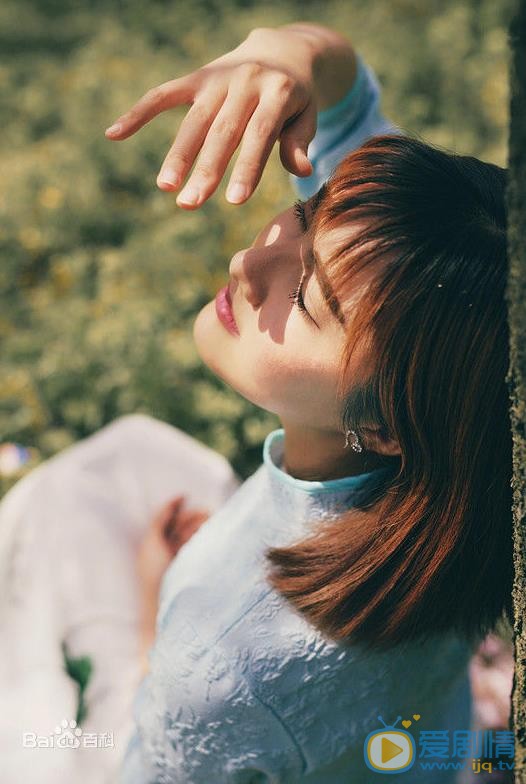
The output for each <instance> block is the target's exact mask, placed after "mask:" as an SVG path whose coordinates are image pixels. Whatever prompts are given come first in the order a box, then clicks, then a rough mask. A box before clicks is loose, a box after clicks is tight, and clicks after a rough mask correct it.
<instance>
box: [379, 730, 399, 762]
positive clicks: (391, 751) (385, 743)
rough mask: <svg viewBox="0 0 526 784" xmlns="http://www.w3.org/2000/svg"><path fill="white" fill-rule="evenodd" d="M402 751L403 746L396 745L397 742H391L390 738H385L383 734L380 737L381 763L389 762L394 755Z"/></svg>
mask: <svg viewBox="0 0 526 784" xmlns="http://www.w3.org/2000/svg"><path fill="white" fill-rule="evenodd" d="M402 752H403V748H402V747H401V746H398V744H396V743H393V741H392V740H389V738H386V737H385V736H384V737H383V738H382V752H381V756H382V763H385V762H389V761H390V760H392V759H393V758H394V757H396V756H398V754H401V753H402Z"/></svg>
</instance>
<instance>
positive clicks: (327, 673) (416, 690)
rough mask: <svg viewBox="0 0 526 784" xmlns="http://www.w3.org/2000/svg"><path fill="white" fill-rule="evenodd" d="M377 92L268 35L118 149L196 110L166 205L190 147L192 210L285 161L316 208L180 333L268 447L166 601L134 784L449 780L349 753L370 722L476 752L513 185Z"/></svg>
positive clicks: (133, 751) (356, 64)
mask: <svg viewBox="0 0 526 784" xmlns="http://www.w3.org/2000/svg"><path fill="white" fill-rule="evenodd" d="M378 92H379V91H378V85H377V83H376V80H375V79H374V76H373V74H372V72H371V70H370V69H368V68H367V67H366V66H365V64H364V63H363V61H362V59H361V57H359V56H356V55H355V53H354V52H353V50H352V47H351V46H350V45H349V44H348V43H347V42H346V41H345V40H344V39H342V38H341V37H340V36H338V35H337V34H335V33H332V32H331V31H329V30H326V29H325V28H320V27H315V26H311V25H303V24H298V25H290V26H286V27H284V28H280V29H279V30H269V29H259V30H255V31H253V33H251V34H250V35H249V36H248V38H247V40H246V41H245V42H244V43H243V44H242V45H241V46H240V47H238V48H237V49H235V50H234V51H233V52H231V53H229V54H228V55H225V56H224V57H222V58H219V59H218V60H216V61H214V62H212V63H211V64H209V65H208V66H205V67H204V68H203V69H200V70H198V71H196V72H194V73H193V74H190V75H189V76H187V77H182V78H180V79H176V80H174V81H173V82H167V83H165V84H164V85H161V86H160V87H158V88H156V89H154V90H152V91H150V92H149V93H147V94H146V96H145V97H144V98H142V99H141V100H140V101H139V102H138V104H136V106H135V107H134V108H133V109H132V110H131V111H130V112H129V113H127V114H125V115H124V116H123V117H121V118H120V119H119V121H118V122H117V124H116V126H117V127H114V128H113V129H110V130H109V131H107V135H108V136H109V137H110V138H113V139H124V138H126V137H127V136H129V135H130V134H132V133H133V132H135V131H136V130H137V129H138V128H139V127H141V126H142V125H143V124H144V123H145V122H147V121H148V120H149V119H151V118H152V117H153V116H154V115H156V114H157V113H158V112H160V111H163V110H165V109H167V108H170V107H172V106H174V105H176V104H179V103H190V104H192V106H191V108H190V110H189V112H188V114H187V116H186V118H185V120H184V121H183V124H182V126H181V128H180V130H179V133H178V135H177V138H176V140H175V142H174V144H173V147H172V148H171V150H170V152H169V153H168V155H167V157H166V160H165V162H164V164H163V167H162V169H161V172H160V174H159V177H158V184H159V187H162V188H163V189H165V190H175V189H178V188H179V187H180V186H181V184H182V182H183V180H184V178H185V177H186V175H187V174H188V172H189V170H190V167H191V165H192V163H193V161H194V159H195V157H196V155H197V153H198V151H199V150H200V149H201V152H200V155H199V158H198V160H197V164H196V166H195V168H194V170H193V173H192V174H191V176H190V178H189V180H188V182H187V183H186V185H185V187H184V188H183V190H182V191H181V192H180V193H179V195H178V197H177V203H178V204H179V205H180V206H181V207H183V208H188V209H194V208H196V207H199V206H200V205H201V204H202V203H203V202H204V201H205V200H206V198H208V197H209V196H210V194H211V193H212V192H213V191H214V189H215V188H216V187H217V184H218V183H219V181H220V179H221V176H222V175H223V172H224V170H225V167H226V164H227V162H228V160H229V159H230V157H231V155H232V153H233V151H234V150H235V148H236V147H237V145H238V143H239V142H240V141H241V151H240V155H239V158H238V160H237V162H236V165H235V167H234V170H233V173H232V176H231V179H230V184H229V187H228V189H227V198H228V199H229V200H230V201H232V202H234V203H241V202H243V201H245V200H246V199H247V198H248V197H249V196H250V194H251V193H252V192H253V190H254V188H255V186H256V185H257V182H258V179H259V177H260V174H261V171H262V169H263V167H264V163H265V161H266V158H267V156H268V154H269V151H270V149H271V147H272V145H273V143H274V141H275V140H276V139H278V138H279V140H280V154H281V159H282V161H283V163H284V165H285V167H286V168H287V169H288V170H289V171H290V172H291V173H292V174H293V175H294V176H295V177H296V178H297V177H302V178H303V179H296V183H297V187H298V190H299V191H300V193H301V194H302V195H304V196H306V197H307V200H306V202H299V203H297V205H295V207H294V208H291V209H288V210H286V211H285V212H283V213H281V214H280V215H278V216H276V217H275V218H273V219H272V220H271V221H270V222H269V223H268V225H267V226H266V227H265V228H264V229H263V230H262V231H261V232H260V233H259V234H258V236H257V237H256V238H255V240H254V242H253V244H252V246H251V247H250V248H248V249H245V250H243V251H239V252H238V253H236V254H235V255H234V256H233V258H232V260H231V262H230V265H229V282H228V287H227V288H225V289H223V290H221V291H220V292H219V293H218V295H217V297H216V300H215V301H213V302H210V303H208V304H207V305H206V306H205V307H204V308H203V309H202V310H201V311H200V313H199V314H198V317H197V319H196V322H195V326H194V338H195V341H196V345H197V348H198V350H199V352H200V355H201V357H202V358H203V360H204V361H205V363H206V364H207V365H208V366H209V367H210V368H211V369H212V370H213V371H214V372H216V373H217V374H218V375H219V376H220V377H221V378H223V379H224V381H225V382H226V383H228V384H229V385H230V386H232V387H233V388H235V389H237V390H238V391H239V392H240V393H241V394H242V395H244V396H245V397H247V398H248V399H249V400H251V401H252V402H253V403H255V404H256V405H259V406H261V407H262V408H265V409H266V410H269V411H272V412H274V413H275V414H277V415H278V416H279V418H280V420H281V423H282V428H281V429H278V430H275V431H273V432H272V433H270V434H269V435H268V436H267V438H266V440H265V444H264V448H263V464H262V466H261V467H260V468H259V469H258V470H257V471H256V472H255V474H253V475H252V476H251V477H250V478H249V479H248V480H247V481H245V482H244V484H243V485H242V487H240V488H239V490H238V491H237V492H236V493H235V494H234V495H233V496H232V497H231V498H230V499H229V500H228V501H227V503H226V504H225V506H224V507H222V508H221V509H220V510H219V511H218V512H217V513H215V514H214V515H212V516H211V517H210V519H208V521H207V522H206V523H205V524H204V525H202V526H201V528H200V530H199V531H198V532H197V533H196V534H195V535H194V536H193V537H192V539H191V540H190V541H189V542H187V543H186V544H185V546H184V547H183V548H182V549H181V550H180V552H178V555H177V557H176V558H175V559H174V560H173V562H172V564H171V566H170V568H168V570H167V571H166V573H165V575H164V578H163V581H162V590H161V596H160V606H159V612H158V616H157V632H156V637H155V644H154V646H153V649H152V650H151V652H150V672H149V673H148V674H147V676H146V677H145V679H144V680H143V682H142V684H141V687H140V690H139V693H138V695H137V699H136V702H135V720H136V731H135V733H134V736H133V738H132V741H131V743H130V745H129V747H128V751H127V755H126V759H125V763H124V766H123V770H122V779H121V780H122V781H123V782H126V783H128V782H130V784H131V782H147V781H148V782H150V781H151V782H153V781H165V782H168V781H170V782H172V781H173V782H183V781H185V782H186V781H188V782H193V783H194V782H201V781H202V782H205V781H206V782H210V781H214V782H241V781H243V782H246V781H251V782H252V781H254V782H255V781H258V782H259V781H280V782H293V781H303V780H305V781H313V782H314V781H316V782H323V784H329V782H343V781H352V782H353V783H354V784H356V782H365V781H374V780H376V771H378V770H383V771H385V770H387V771H390V772H393V771H395V770H396V771H402V770H405V768H404V765H406V766H407V769H408V772H407V773H406V774H405V775H406V779H405V780H407V781H409V780H410V781H415V782H416V781H422V780H424V778H425V781H426V782H429V781H432V780H435V779H434V778H433V776H435V775H436V776H437V779H436V780H437V781H441V782H444V781H449V780H453V779H450V778H449V777H448V776H449V775H452V772H450V774H448V773H446V772H445V771H444V770H440V771H438V772H435V773H433V772H432V771H430V770H426V772H425V773H424V772H423V770H422V768H421V767H420V765H421V763H420V762H415V760H414V759H413V760H412V761H409V762H408V760H407V759H405V757H404V754H405V752H404V751H402V750H401V749H400V750H399V751H398V752H396V753H395V754H394V756H392V758H391V757H389V754H388V753H387V752H386V754H384V757H386V758H385V759H384V758H381V757H382V754H383V751H382V752H380V751H376V752H375V751H374V749H373V750H372V751H370V752H367V751H366V752H365V758H364V749H363V747H364V742H365V740H366V737H367V736H368V733H370V732H371V731H372V730H374V729H377V728H378V726H381V725H378V716H379V714H381V715H382V717H383V719H384V720H385V721H386V723H390V722H391V721H392V722H394V721H395V720H396V719H397V716H398V717H399V719H400V718H404V719H406V720H407V719H410V717H411V716H412V719H411V721H412V722H413V724H416V721H420V719H421V720H422V723H421V724H420V728H421V729H426V730H433V731H436V730H439V731H440V730H441V731H442V732H444V731H448V730H450V729H451V730H453V729H455V730H457V729H458V730H461V729H467V728H468V727H469V694H468V693H467V691H466V680H465V666H466V663H467V660H468V657H469V653H470V651H471V646H472V645H473V643H475V642H476V641H478V640H480V638H481V636H482V635H483V634H484V632H485V631H486V630H487V629H489V628H491V626H492V625H493V624H494V622H495V621H496V620H497V618H498V617H499V616H500V615H501V613H502V612H503V610H505V609H507V611H508V612H510V598H509V597H510V594H511V580H512V553H511V528H510V526H511V514H510V508H511V491H510V477H511V435H510V427H509V420H508V413H507V412H508V395H507V389H506V385H505V381H504V378H505V374H506V368H507V323H506V309H505V304H504V287H505V280H506V241H505V209H504V189H505V171H504V170H502V169H501V168H499V167H497V166H495V165H492V164H489V163H483V162H481V161H478V160H476V159H475V158H471V157H468V156H459V155H452V154H449V153H447V152H443V151H441V150H438V149H436V148H433V147H430V146H428V145H426V144H425V143H423V142H421V141H419V140H417V139H410V138H404V137H403V136H402V135H401V134H400V133H399V130H398V129H395V128H393V126H390V125H389V124H388V123H387V121H386V120H385V119H384V118H383V117H382V115H381V113H380V112H379V109H378ZM315 110H317V111H318V117H317V128H318V130H317V131H316V135H315V136H314V139H313V140H312V137H313V135H314V131H315V122H314V115H315ZM388 132H390V133H388ZM383 134H385V135H383ZM370 137H371V138H370ZM374 137H375V138H374ZM311 140H312V141H311ZM309 142H311V146H310V147H309V157H308V158H307V145H308V143H309ZM363 142H365V143H363ZM362 143H363V144H362ZM360 144H362V146H361V147H359V145H360ZM358 147H359V149H355V151H354V152H352V153H351V154H349V155H347V156H346V154H347V153H348V152H349V151H350V150H353V149H354V148H358ZM345 156H346V157H345ZM334 166H336V169H335V171H334V173H333V174H332V176H330V178H329V179H328V180H327V177H328V176H329V174H330V173H331V171H332V169H333V167H334ZM320 186H321V187H320ZM289 296H290V297H291V298H292V300H293V304H292V306H291V305H290V303H289ZM349 444H350V446H351V449H349V448H348V446H349ZM174 526H175V529H177V515H175V517H174ZM153 541H154V540H153V539H150V541H149V544H148V548H147V549H148V552H150V555H151V548H152V547H155V545H154V543H153ZM159 546H160V548H161V552H162V548H163V544H162V540H161V543H160V544H159ZM164 547H165V550H166V548H167V547H168V546H167V545H164ZM171 554H172V553H170V554H169V555H168V556H167V558H166V562H165V564H164V565H163V566H161V567H160V568H159V570H158V571H159V574H162V571H163V568H164V566H165V565H166V564H167V563H168V561H169V559H170V557H171ZM161 561H162V557H161ZM145 583H150V584H151V586H152V585H153V587H150V589H147V590H146V595H148V594H149V596H150V600H149V601H146V602H145V607H147V606H148V605H149V606H156V602H155V601H152V600H151V596H152V595H155V591H156V581H155V579H154V580H146V581H145ZM152 617H153V615H152V614H150V622H151V620H152ZM413 714H414V715H413ZM417 717H419V718H417ZM405 726H409V725H407V723H406V725H405ZM415 735H416V729H415ZM393 737H394V736H393ZM452 753H453V754H454V753H455V752H454V751H452ZM484 753H486V752H485V751H484V750H481V749H480V748H475V747H473V748H472V749H471V750H469V749H468V751H467V752H465V753H464V755H462V753H461V754H460V762H462V761H464V762H466V758H468V765H469V764H470V759H471V758H473V757H478V758H480V757H481V756H482V755H483V754H484ZM375 754H376V757H375ZM378 754H380V757H378ZM434 754H435V760H436V759H437V758H438V759H439V760H440V759H442V760H443V759H444V752H443V751H442V752H441V751H437V750H435V752H434ZM397 756H398V759H397ZM421 756H422V755H421ZM423 756H431V757H433V753H429V749H428V751H427V755H426V753H425V749H424V752H423ZM387 757H389V759H387ZM455 761H456V762H457V763H458V762H459V756H458V750H457V756H456V759H455ZM373 771H375V772H373Z"/></svg>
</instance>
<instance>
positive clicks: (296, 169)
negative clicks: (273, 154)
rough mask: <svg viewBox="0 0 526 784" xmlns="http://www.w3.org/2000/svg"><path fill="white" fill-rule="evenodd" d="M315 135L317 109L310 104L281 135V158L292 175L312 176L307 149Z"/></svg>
mask: <svg viewBox="0 0 526 784" xmlns="http://www.w3.org/2000/svg"><path fill="white" fill-rule="evenodd" d="M315 133H316V109H315V107H314V104H313V103H312V102H310V103H309V104H308V106H306V108H305V109H304V110H303V111H302V112H301V114H300V115H298V117H297V118H296V119H295V120H294V121H293V122H291V123H287V125H286V126H285V128H284V129H283V131H282V133H281V137H280V146H279V156H280V159H281V162H282V164H283V166H284V167H285V168H286V169H287V171H289V172H291V174H296V175H297V176H298V177H308V175H309V174H312V163H311V162H310V161H309V159H308V157H307V149H308V146H309V142H310V141H312V139H313V138H314V135H315Z"/></svg>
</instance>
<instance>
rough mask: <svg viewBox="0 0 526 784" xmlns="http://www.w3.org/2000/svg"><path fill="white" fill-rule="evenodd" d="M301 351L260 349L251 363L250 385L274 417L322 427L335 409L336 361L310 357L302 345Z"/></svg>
mask: <svg viewBox="0 0 526 784" xmlns="http://www.w3.org/2000/svg"><path fill="white" fill-rule="evenodd" d="M301 350H302V352H303V353H300V351H299V350H298V351H291V350H290V348H289V349H288V350H285V349H283V350H280V349H279V348H274V349H273V350H271V349H269V350H265V351H262V352H261V354H260V355H259V357H258V359H257V362H255V363H254V368H253V370H254V374H253V380H254V387H255V388H256V389H257V390H258V392H259V394H260V395H261V396H262V398H264V399H265V401H266V405H265V408H268V410H270V411H273V412H274V413H276V414H277V415H278V416H283V417H287V418H289V419H294V420H296V421H301V422H303V423H304V424H305V425H308V424H311V425H313V426H316V425H318V426H320V427H323V426H326V425H327V422H328V418H330V420H331V421H332V417H333V415H334V411H335V409H336V386H337V372H338V370H337V365H336V360H334V361H333V362H329V361H327V359H326V358H325V357H313V356H312V353H310V352H309V353H306V349H305V344H303V345H302V346H301Z"/></svg>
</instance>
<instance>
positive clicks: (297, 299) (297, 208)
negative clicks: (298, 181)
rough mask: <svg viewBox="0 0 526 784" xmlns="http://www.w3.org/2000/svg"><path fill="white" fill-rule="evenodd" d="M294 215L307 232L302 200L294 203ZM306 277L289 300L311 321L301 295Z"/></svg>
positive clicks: (302, 277) (291, 293) (292, 292)
mask: <svg viewBox="0 0 526 784" xmlns="http://www.w3.org/2000/svg"><path fill="white" fill-rule="evenodd" d="M294 215H295V216H296V218H297V219H298V222H299V224H300V226H301V227H302V229H303V231H307V229H308V226H307V219H306V217H305V207H304V204H303V202H302V201H301V199H298V200H297V201H295V202H294ZM303 279H304V276H303V275H302V276H301V280H300V282H299V283H298V285H297V286H296V288H295V289H294V290H293V291H291V292H290V294H289V299H291V300H292V302H293V303H294V305H296V307H297V308H298V310H299V311H300V312H301V313H302V315H303V316H305V318H306V319H309V320H310V314H309V311H308V310H307V308H306V307H305V302H304V300H303V296H302V293H301V285H302V283H303Z"/></svg>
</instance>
